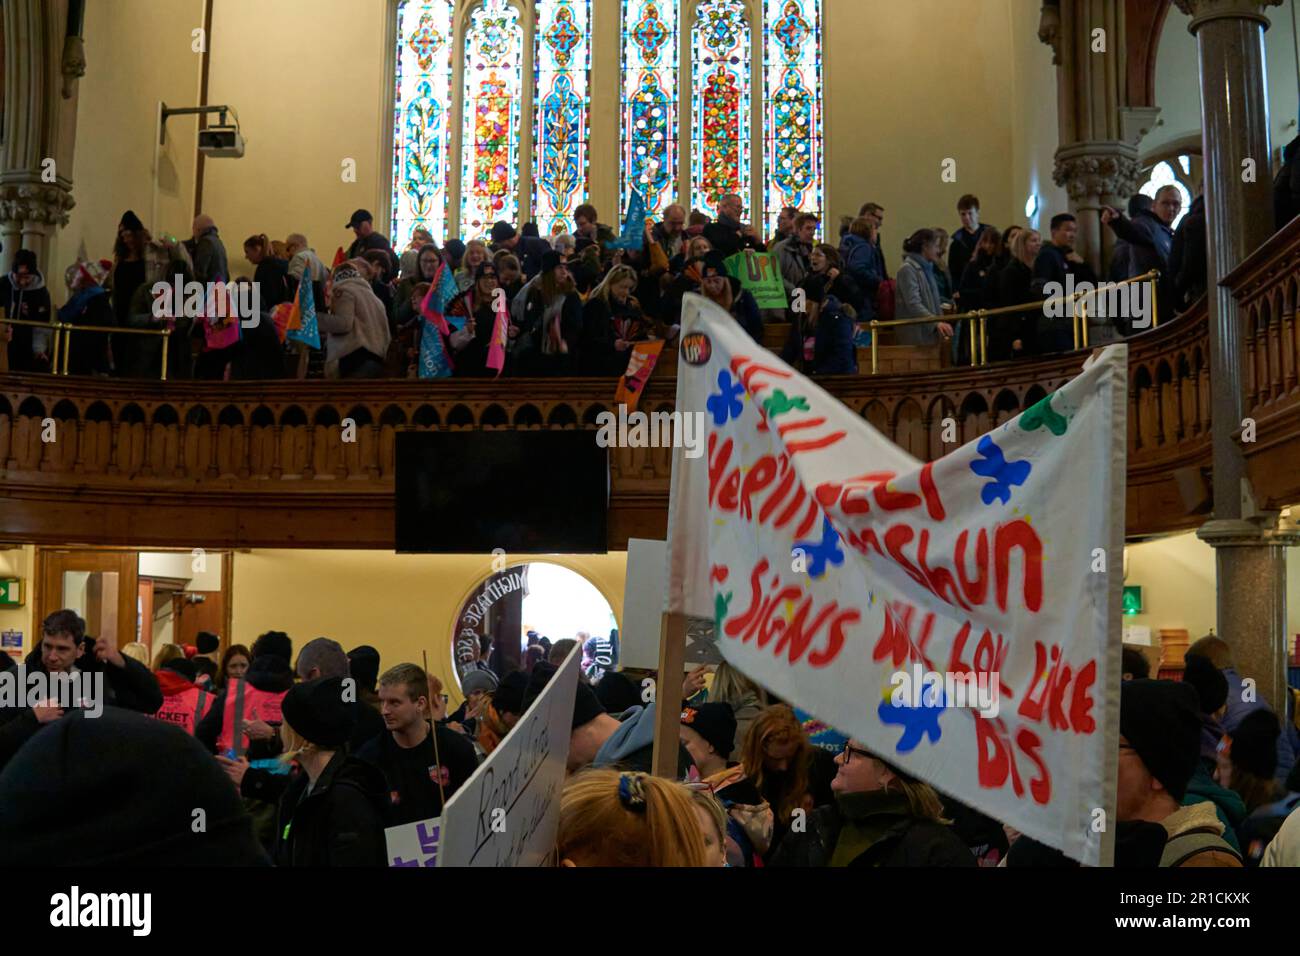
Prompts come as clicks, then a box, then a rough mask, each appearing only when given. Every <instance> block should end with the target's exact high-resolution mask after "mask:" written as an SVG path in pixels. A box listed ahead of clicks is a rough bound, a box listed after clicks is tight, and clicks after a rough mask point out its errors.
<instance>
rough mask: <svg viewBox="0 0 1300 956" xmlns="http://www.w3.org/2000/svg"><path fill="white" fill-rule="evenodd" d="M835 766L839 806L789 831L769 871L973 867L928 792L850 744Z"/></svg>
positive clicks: (833, 788)
mask: <svg viewBox="0 0 1300 956" xmlns="http://www.w3.org/2000/svg"><path fill="white" fill-rule="evenodd" d="M835 764H836V767H837V768H838V771H837V773H836V774H835V779H834V780H832V781H831V791H832V792H833V793H834V794H835V802H834V803H833V804H830V805H828V806H824V807H818V808H817V809H816V810H814V811H813V812H812V813H811V814H810V815H809V817H808V821H807V824H806V826H805V827H804V829H803V832H799V831H798V830H797V829H794V828H792V829H791V832H790V833H788V834H786V837H785V839H784V840H783V841H782V842H781V845H780V846H779V847H778V848H777V850H776V853H775V854H774V855H773V858H772V859H771V860H770V861H769V865H770V866H811V867H820V866H960V867H967V866H972V867H973V866H975V865H976V863H975V857H974V856H973V855H972V854H971V851H970V850H969V849H968V848H967V847H966V845H965V843H963V842H962V840H961V839H960V838H959V837H958V836H957V834H956V833H955V832H953V829H952V827H951V825H950V824H949V822H948V821H947V820H946V819H945V818H944V814H943V804H942V803H941V802H940V800H939V795H938V794H937V793H935V791H934V790H933V789H932V788H931V787H930V785H929V784H927V783H923V782H922V781H920V780H917V779H915V778H913V777H910V776H908V775H907V774H906V773H904V772H903V771H902V770H900V769H898V768H897V767H894V766H892V765H891V764H888V763H886V762H885V761H884V760H881V759H880V758H879V757H877V756H876V755H875V754H874V753H872V752H871V751H870V750H867V749H866V748H865V747H863V746H862V744H861V742H860V741H857V740H854V739H852V738H850V739H848V740H846V741H845V742H844V749H843V750H841V751H840V754H839V756H837V757H836V758H835Z"/></svg>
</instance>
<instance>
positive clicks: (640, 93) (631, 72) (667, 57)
mask: <svg viewBox="0 0 1300 956" xmlns="http://www.w3.org/2000/svg"><path fill="white" fill-rule="evenodd" d="M678 53H679V51H678V46H677V0H623V96H622V106H621V110H620V113H619V115H620V117H621V122H622V132H621V134H620V136H619V146H620V149H621V151H622V163H621V169H620V177H621V178H620V182H619V196H620V197H621V199H622V205H623V208H624V209H626V208H627V201H628V195H629V192H630V191H631V189H632V188H633V187H635V188H637V189H639V190H640V191H641V193H642V195H644V196H645V200H646V215H654V216H657V215H659V214H660V213H662V211H663V208H664V207H665V206H667V205H669V204H670V203H672V202H673V201H674V200H675V198H676V192H677V113H678V110H677V96H678V93H677V57H678ZM619 217H620V219H621V217H622V210H621V209H620V210H619Z"/></svg>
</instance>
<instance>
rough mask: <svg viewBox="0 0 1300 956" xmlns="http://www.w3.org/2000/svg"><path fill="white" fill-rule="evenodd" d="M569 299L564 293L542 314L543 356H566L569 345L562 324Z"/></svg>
mask: <svg viewBox="0 0 1300 956" xmlns="http://www.w3.org/2000/svg"><path fill="white" fill-rule="evenodd" d="M567 298H568V296H567V295H565V294H564V293H563V292H561V293H560V294H559V295H557V296H556V297H555V298H554V299H552V300H551V301H550V302H548V303H547V304H546V308H545V309H544V310H543V312H542V354H543V355H566V354H568V351H569V343H568V342H566V341H564V334H563V331H562V330H561V327H560V324H561V320H562V316H563V314H564V302H565V300H566V299H567Z"/></svg>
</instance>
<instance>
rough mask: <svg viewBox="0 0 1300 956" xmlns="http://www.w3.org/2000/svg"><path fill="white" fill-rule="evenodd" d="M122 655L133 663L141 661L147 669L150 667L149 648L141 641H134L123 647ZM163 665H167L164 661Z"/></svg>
mask: <svg viewBox="0 0 1300 956" xmlns="http://www.w3.org/2000/svg"><path fill="white" fill-rule="evenodd" d="M122 655H123V656H124V657H129V658H131V660H133V661H139V662H140V663H141V664H143V665H144V666H145V667H148V666H149V648H147V647H145V646H144V645H143V644H141V643H140V642H139V641H132V642H131V643H130V644H123V645H122ZM163 663H164V664H165V663H167V662H166V661H163Z"/></svg>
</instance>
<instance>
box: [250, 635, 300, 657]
mask: <svg viewBox="0 0 1300 956" xmlns="http://www.w3.org/2000/svg"><path fill="white" fill-rule="evenodd" d="M252 654H253V657H261V656H262V655H263V654H274V655H275V656H276V657H279V658H282V659H283V660H286V661H291V660H293V641H291V640H290V639H289V635H288V634H286V633H284V631H267V632H266V633H265V634H262V635H260V636H259V637H258V639H257V640H255V641H254V642H253V649H252Z"/></svg>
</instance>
